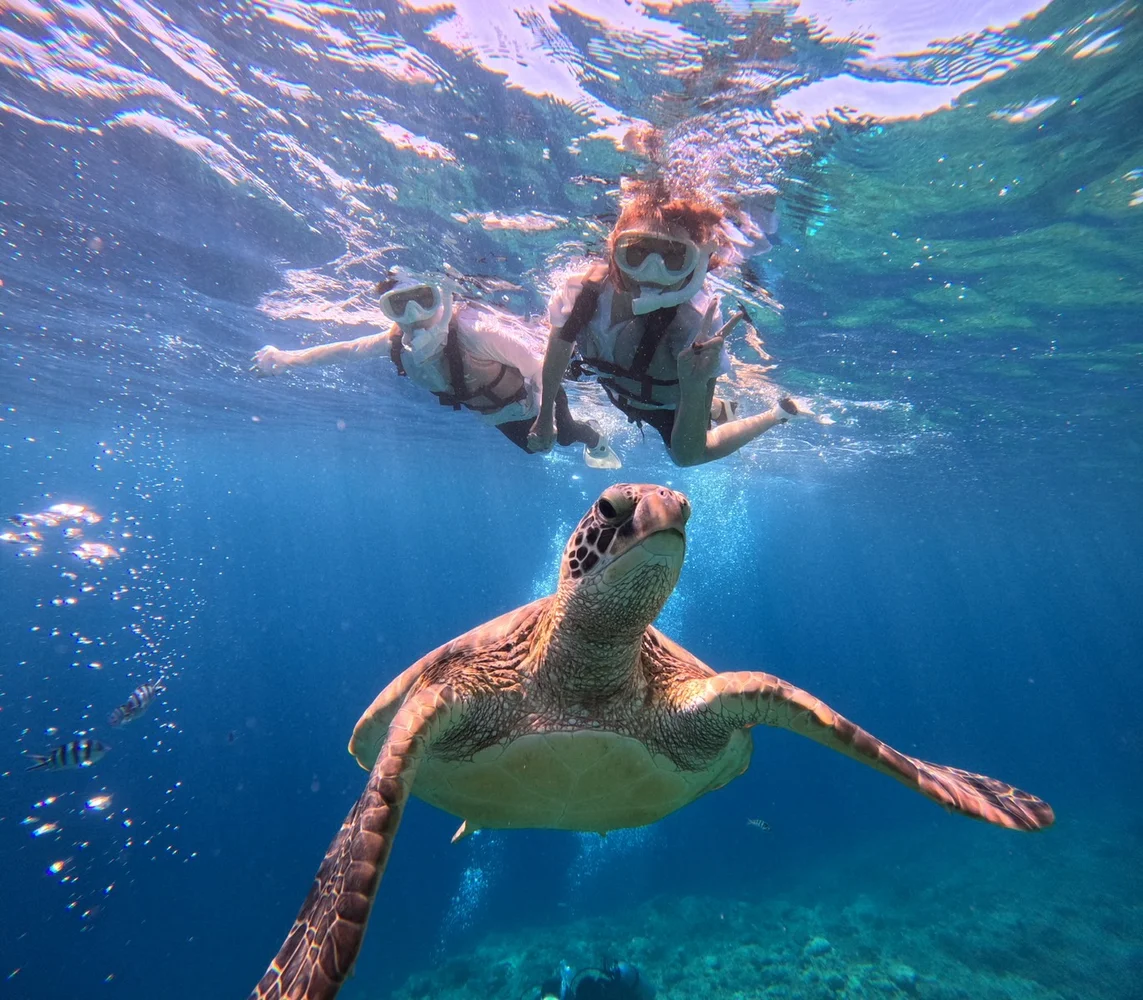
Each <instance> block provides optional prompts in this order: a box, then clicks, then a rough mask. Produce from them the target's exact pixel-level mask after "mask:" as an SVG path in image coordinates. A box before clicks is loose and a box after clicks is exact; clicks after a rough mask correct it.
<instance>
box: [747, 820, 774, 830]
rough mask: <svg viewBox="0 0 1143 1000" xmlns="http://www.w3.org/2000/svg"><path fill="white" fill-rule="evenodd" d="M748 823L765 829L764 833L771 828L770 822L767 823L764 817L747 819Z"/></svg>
mask: <svg viewBox="0 0 1143 1000" xmlns="http://www.w3.org/2000/svg"><path fill="white" fill-rule="evenodd" d="M746 825H747V826H753V827H755V828H757V829H759V830H761V831H763V832H764V833H765V832H768V831H769V829H770V824H769V823H767V822H766V821H765V820H764V819H748V820H747V821H746Z"/></svg>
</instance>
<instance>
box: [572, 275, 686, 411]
mask: <svg viewBox="0 0 1143 1000" xmlns="http://www.w3.org/2000/svg"><path fill="white" fill-rule="evenodd" d="M604 280H605V279H602V278H601V279H594V280H591V279H589V280H587V281H585V282H584V283H583V287H582V288H581V290H580V293H579V295H577V296H576V300H575V303H574V304H573V305H572V308H571V312H570V313H568V318H567V319H566V320H565V321H564V325H563V326H562V327H561V329H560V339H561V340H563V341H566V342H568V343H574V342H575V340H576V338H578V337H579V335H580V333H581V332H582V331H583V330H584V328H585V327H586V326H587V324H588V323H590V322H591V318H592V316H594V315H595V310H596V307H597V306H598V304H599V296H600V293H601V292H602V291H603V281H604ZM678 311H679V307H678V306H670V307H668V308H666V309H656V310H655V311H654V312H650V313H647V314H646V315H644V316H642V317H640V318H641V319H642V320H643V333H642V335H641V336H640V337H639V343H638V345H637V346H636V348H635V356H634V357H633V358H632V359H631V366H630V367H629V368H625V367H624V366H622V365H619V364H616V363H615V362H614V361H608V360H606V359H604V358H592V357H583V356H579V357H575V358H573V359H572V363H571V364H570V365H569V366H568V371H569V373H570V374H571V376H572V378H573V379H579V378H581V377H582V376H583V375H585V374H594V375H596V376H597V378H598V379H599V384H600V385H602V386H603V391H604V392H606V393H607V395H608V398H609V399H610V400H611V401H612V402H613V403H614V404H615V405H616V406H618V407H619V408H620V409H621V410H623V411H625V412H626V411H627V408H628V406H629V405H630V404H632V403H635V404H638V406H639V408H641V409H664V406H663V404H661V403H658V402H656V401H655V398H654V391H655V388H656V387H657V386H671V385H678V384H679V380H678V379H677V378H669V379H663V378H652V377H651V376H650V375H648V374H647V369H648V368H649V367H650V365H651V359H652V358H654V356H655V352H656V351H657V350H658V349H659V344H660V343H661V342H662V340H663V336H664V334H666V332H667V329H668V327H670V325H671V323H673V322H674V319H675V315H676V314H677V313H678ZM617 379H624V380H626V381H628V382H638V383H639V391H638V392H637V393H632V392H631V390H630V389H629V388H628V387H627V386H624V385H621V384H620V383H619V382H618V381H617Z"/></svg>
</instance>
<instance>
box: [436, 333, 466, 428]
mask: <svg viewBox="0 0 1143 1000" xmlns="http://www.w3.org/2000/svg"><path fill="white" fill-rule="evenodd" d="M444 359H445V364H447V365H448V384H449V385H450V386H451V387H452V392H451V393H447V392H438V393H437V394H436V396H437V399H439V400H440V404H441V406H451V407H452V408H453V409H454V410H459V409H460V408H461V406H463V405H464V403H465V401H466V400H468V399H471V398H472V397H471V396H469V395H468V392H467V390H466V388H465V384H464V358H463V357H462V356H461V353H460V342H459V338H458V336H457V328H456V317H455V316H453V317H452V319H450V320H449V321H448V340H446V341H445V346H444Z"/></svg>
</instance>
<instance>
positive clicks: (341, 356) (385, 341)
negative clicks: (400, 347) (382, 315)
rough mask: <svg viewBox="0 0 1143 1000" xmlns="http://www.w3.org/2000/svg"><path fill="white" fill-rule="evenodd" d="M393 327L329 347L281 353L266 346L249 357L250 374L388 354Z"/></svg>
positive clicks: (278, 372) (325, 345)
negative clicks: (251, 362)
mask: <svg viewBox="0 0 1143 1000" xmlns="http://www.w3.org/2000/svg"><path fill="white" fill-rule="evenodd" d="M394 332H395V327H390V328H389V330H388V331H386V332H385V333H376V334H372V335H370V336H368V337H358V338H357V339H356V340H337V341H334V342H333V343H332V344H318V345H317V346H316V347H305V348H301V349H300V350H296V351H283V350H281V349H279V348H277V347H274V346H273V345H270V344H268V345H267V346H265V347H263V348H262V349H261V350H260V351H258V352H257V353H256V354H255V355H254V357H253V358H252V360H253V362H254V366H253V371H255V372H257V373H258V374H259V375H280V374H281V373H282V372H284V371H285V370H286V369H287V368H306V367H309V366H311V365H329V364H337V363H339V362H345V361H350V362H352V361H360V360H364V359H365V358H371V357H375V356H376V355H378V354H388V353H389V345H390V341H391V338H392V336H393V333H394Z"/></svg>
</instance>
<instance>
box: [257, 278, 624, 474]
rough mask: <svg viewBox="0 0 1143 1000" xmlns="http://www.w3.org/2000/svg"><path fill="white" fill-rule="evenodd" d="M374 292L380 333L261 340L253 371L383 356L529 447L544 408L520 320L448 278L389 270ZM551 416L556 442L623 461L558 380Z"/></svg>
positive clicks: (592, 462)
mask: <svg viewBox="0 0 1143 1000" xmlns="http://www.w3.org/2000/svg"><path fill="white" fill-rule="evenodd" d="M377 292H378V294H380V296H381V312H382V313H383V314H384V315H385V317H386V318H387V319H388V320H390V321H391V323H392V326H390V328H389V329H388V330H386V331H385V332H384V333H378V334H375V335H373V336H368V337H359V338H357V339H356V340H342V341H337V342H336V343H332V344H319V345H318V346H317V347H308V348H305V349H304V350H297V351H282V350H279V349H278V348H277V347H273V346H266V347H263V348H262V349H261V350H260V351H258V353H257V354H255V355H254V358H253V360H254V370H255V371H257V372H258V373H259V374H263V375H277V374H279V373H281V372H283V371H285V370H286V369H287V368H295V367H299V366H307V365H325V364H334V363H337V362H346V361H349V362H352V361H360V360H364V359H367V358H373V357H377V356H378V355H388V356H389V358H390V359H391V360H392V362H393V364H394V366H395V367H396V369H397V374H398V375H403V376H407V377H408V379H409V380H410V381H411V382H413V383H415V384H416V385H419V386H421V387H422V388H424V389H427V390H428V391H429V392H431V393H432V394H433V395H435V396H436V397H437V399H438V400H439V401H440V403H441V405H442V406H451V407H452V408H453V409H454V410H459V409H461V408H462V407H464V408H466V409H469V410H474V411H475V412H476V413H478V414H480V416H481V417H483V418H484V419H485V420H486V421H488V423H490V424H493V425H494V426H495V427H496V428H497V429H498V430H499V431H500V432H501V433H502V434H503V435H504V436H505V437H506V438H508V440H509V441H511V442H512V443H513V444H515V445H517V446H519V447H520V448H523V449H524V450H525V451H530V450H532V449H530V448H529V446H528V432H529V431H530V430H531V428H532V424H533V421H534V419H535V417H536V415H537V413H538V412H540V410H541V380H540V359H539V358H538V357H537V356H536V355H535V354H533V353H532V352H531V351H530V350H529V348H528V345H527V343H526V341H525V340H524V338H523V337H522V336H519V335H514V334H513V332H512V327H513V326H514V325H517V326H518V325H519V324H520V322H521V321H520V320H519V319H517V318H516V317H515V316H512V315H510V314H508V313H505V312H502V311H501V310H499V309H495V308H493V307H491V306H488V305H485V304H484V303H483V302H479V301H472V300H467V299H462V298H461V297H460V296H458V295H454V294H453V291H452V288H451V287H450V285H449V284H446V283H441V282H434V281H419V280H416V279H413V278H410V277H408V276H398V275H396V274H390V275H389V276H387V277H386V278H384V279H382V280H381V281H380V282H378V284H377ZM553 414H554V425H555V427H554V436H555V437H556V439H557V440H558V441H559V443H560V444H561V445H571V444H576V443H577V442H578V443H582V444H583V446H584V452H583V458H584V461H585V462H586V463H587V464H588V465H589V466H591V467H592V468H597V469H618V468H620V467H621V465H622V463H621V462H620V461H619V457H618V456H617V455H616V454H615V452H614V451H612V450H611V448H610V446H609V445H608V443H607V441H606V440H604V438H603V436H602V435H601V434H600V432H599V430H598V429H597V428H596V427H595V426H594V425H593V424H591V423H588V422H586V421H579V420H576V419H575V418H574V417H573V416H572V413H571V408H570V407H569V406H568V398H567V394H566V393H565V392H564V390H563V387H562V386H560V385H559V383H558V382H557V384H556V385H555V387H554V388H553V389H552V398H551V400H550V401H549V406H548V419H549V421H552V419H553ZM548 447H551V442H550V441H549V442H548ZM545 450H547V449H546V448H545Z"/></svg>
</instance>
